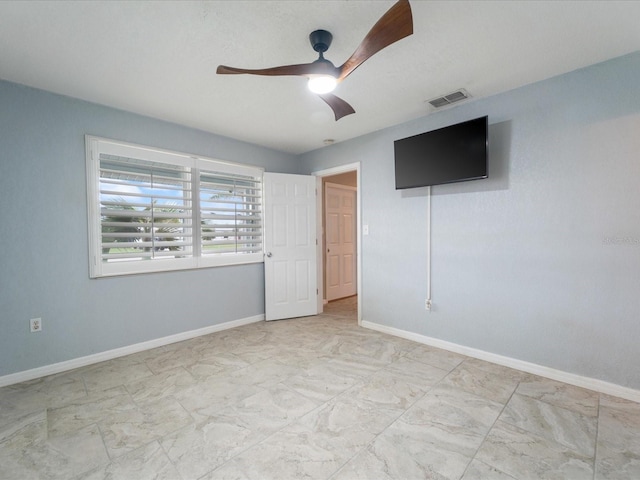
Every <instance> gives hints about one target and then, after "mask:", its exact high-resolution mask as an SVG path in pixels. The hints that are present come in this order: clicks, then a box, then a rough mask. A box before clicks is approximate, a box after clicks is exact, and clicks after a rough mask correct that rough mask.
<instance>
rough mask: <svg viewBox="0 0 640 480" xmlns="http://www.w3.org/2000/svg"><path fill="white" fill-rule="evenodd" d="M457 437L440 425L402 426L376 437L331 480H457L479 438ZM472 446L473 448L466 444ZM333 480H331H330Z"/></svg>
mask: <svg viewBox="0 0 640 480" xmlns="http://www.w3.org/2000/svg"><path fill="white" fill-rule="evenodd" d="M457 433H462V432H461V431H459V432H455V431H452V430H451V429H450V428H449V427H443V426H441V425H437V424H435V423H434V424H433V425H424V424H421V425H412V424H402V420H400V421H398V422H396V423H394V424H393V425H392V426H391V427H389V428H388V429H386V430H385V431H384V432H383V433H382V434H380V435H379V436H378V437H377V438H376V439H375V440H374V441H373V442H372V443H371V444H370V445H369V446H368V447H367V448H366V449H365V450H363V451H362V452H360V453H359V454H358V455H357V456H355V457H354V458H353V459H351V460H350V461H349V462H348V463H347V464H346V465H345V466H344V468H342V469H341V470H340V472H338V473H337V474H336V475H335V477H333V478H334V479H335V480H348V479H358V480H359V479H363V480H364V479H372V478H375V479H405V478H407V479H418V478H420V479H422V478H429V479H441V480H444V479H447V480H454V479H455V480H457V479H459V478H460V477H461V476H462V474H463V473H464V471H465V469H466V467H467V465H468V464H469V462H470V461H471V459H472V457H473V454H474V453H475V449H476V448H477V445H480V442H481V441H482V438H483V437H482V436H478V435H474V434H467V433H465V435H467V438H468V439H471V438H473V441H471V442H466V443H467V444H466V445H465V444H464V443H465V442H462V443H461V442H460V441H459V440H460V439H459V438H457ZM471 443H472V444H473V445H475V448H474V447H472V446H470V444H471ZM332 480H333V479H332Z"/></svg>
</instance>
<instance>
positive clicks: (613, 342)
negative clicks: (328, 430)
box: [302, 53, 640, 389]
mask: <svg viewBox="0 0 640 480" xmlns="http://www.w3.org/2000/svg"><path fill="white" fill-rule="evenodd" d="M639 79H640V54H639V53H636V54H632V55H628V56H625V57H621V58H618V59H614V60H612V61H608V62H605V63H602V64H598V65H595V66H592V67H589V68H586V69H583V70H579V71H576V72H572V73H569V74H567V75H563V76H560V77H556V78H553V79H550V80H546V81H543V82H539V83H536V84H532V85H529V86H526V87H523V88H519V89H516V90H513V91H510V92H507V93H504V94H501V95H497V96H494V97H490V98H487V99H481V100H477V101H471V102H468V103H466V104H463V105H460V106H458V107H456V108H451V109H449V110H445V111H442V112H438V113H436V114H433V115H429V116H427V117H424V118H421V119H419V120H416V121H412V122H409V123H406V124H403V125H400V126H397V127H394V128H389V129H386V130H383V131H380V132H377V133H374V134H371V135H368V136H364V137H360V138H358V139H355V140H352V141H349V142H344V143H340V144H336V145H334V146H331V147H327V148H323V149H320V150H316V151H313V152H310V153H308V154H305V155H303V156H302V161H303V162H304V165H305V167H306V171H307V172H313V171H315V170H321V169H325V168H329V167H333V166H337V165H341V164H347V163H352V162H361V194H362V223H363V224H368V225H369V231H370V234H369V235H368V236H364V237H363V238H362V252H361V253H362V279H363V280H362V283H363V284H362V292H363V299H362V305H363V312H362V313H363V319H364V320H367V321H371V322H375V323H379V324H382V325H386V326H389V327H394V328H398V329H402V330H406V331H409V332H414V333H418V334H422V335H426V336H431V337H435V338H438V339H441V340H446V341H449V342H454V343H456V344H460V345H464V346H468V347H472V348H476V349H480V350H484V351H488V352H492V353H495V354H500V355H505V356H508V357H512V358H515V359H520V360H523V361H527V362H532V363H535V364H539V365H543V366H547V367H551V368H555V369H558V370H561V371H566V372H571V373H575V374H578V375H584V376H587V377H591V378H596V379H601V380H605V381H608V382H612V383H615V384H618V385H622V386H626V387H631V388H636V389H638V388H640V369H639V368H638V365H640V348H639V346H638V339H640V81H639ZM482 115H489V124H490V139H489V141H490V156H491V158H490V163H489V169H490V172H489V176H490V178H489V179H487V180H478V181H473V182H467V183H460V184H453V185H443V186H436V187H434V188H433V196H432V248H433V251H432V286H433V303H434V309H433V311H432V312H431V313H428V312H426V311H425V310H424V300H425V298H426V288H427V274H426V269H427V255H426V235H427V228H426V218H427V217H426V215H427V211H426V207H427V197H426V189H416V190H411V191H404V192H400V191H396V190H395V189H394V170H393V168H394V165H393V163H394V160H393V141H394V140H396V139H399V138H404V137H407V136H410V135H414V134H417V133H421V132H424V131H428V130H432V129H435V128H439V127H442V126H446V125H450V124H453V123H457V122H459V121H463V120H468V119H471V118H475V117H479V116H482Z"/></svg>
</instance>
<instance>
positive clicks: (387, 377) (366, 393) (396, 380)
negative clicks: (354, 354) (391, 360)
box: [341, 370, 429, 415]
mask: <svg viewBox="0 0 640 480" xmlns="http://www.w3.org/2000/svg"><path fill="white" fill-rule="evenodd" d="M428 388H429V387H428V386H426V385H424V386H423V385H421V384H420V383H419V382H415V381H411V382H408V381H407V380H406V378H405V377H404V376H403V375H398V374H397V373H395V372H393V371H388V370H380V371H378V372H376V373H374V374H373V375H371V376H369V377H367V378H366V379H365V381H363V382H362V383H359V384H356V385H354V386H353V387H351V388H350V389H349V390H347V391H346V392H344V393H343V394H342V395H341V396H344V397H351V398H354V399H355V400H357V401H360V402H363V403H367V404H369V405H371V406H372V407H374V408H379V409H381V410H387V411H391V412H396V413H397V414H398V415H399V414H401V413H402V412H404V411H405V410H406V409H407V408H409V407H410V406H411V405H412V404H413V403H415V401H416V400H418V399H419V398H421V397H422V396H423V395H424V394H425V392H426V391H427V390H428Z"/></svg>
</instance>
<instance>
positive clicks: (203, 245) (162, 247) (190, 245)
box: [86, 136, 263, 278]
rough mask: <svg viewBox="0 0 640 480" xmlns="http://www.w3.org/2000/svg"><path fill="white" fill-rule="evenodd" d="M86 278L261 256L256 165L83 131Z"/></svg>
mask: <svg viewBox="0 0 640 480" xmlns="http://www.w3.org/2000/svg"><path fill="white" fill-rule="evenodd" d="M86 144H87V192H88V210H89V215H88V217H89V243H90V248H89V254H90V259H89V260H90V276H91V277H92V278H96V277H104V276H112V275H125V274H132V273H145V272H158V271H166V270H180V269H190V268H203V267H212V266H217V265H232V264H240V263H254V262H262V261H263V258H262V169H260V168H257V167H251V166H246V165H239V164H233V163H228V162H222V161H218V160H212V159H206V158H200V157H193V156H189V155H186V154H181V153H176V152H169V151H164V150H156V149H152V148H148V147H142V146H138V145H131V144H126V143H122V142H116V141H112V140H106V139H102V138H97V137H91V136H87V138H86Z"/></svg>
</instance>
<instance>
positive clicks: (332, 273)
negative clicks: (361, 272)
mask: <svg viewBox="0 0 640 480" xmlns="http://www.w3.org/2000/svg"><path fill="white" fill-rule="evenodd" d="M324 199H325V222H326V225H325V228H326V230H325V231H326V235H325V242H326V245H325V258H326V267H325V279H326V280H325V291H326V298H327V301H331V300H335V299H337V298H343V297H349V296H351V295H355V294H356V293H357V288H356V278H357V270H356V188H354V187H347V186H344V185H336V184H332V183H326V184H325V191H324Z"/></svg>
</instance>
